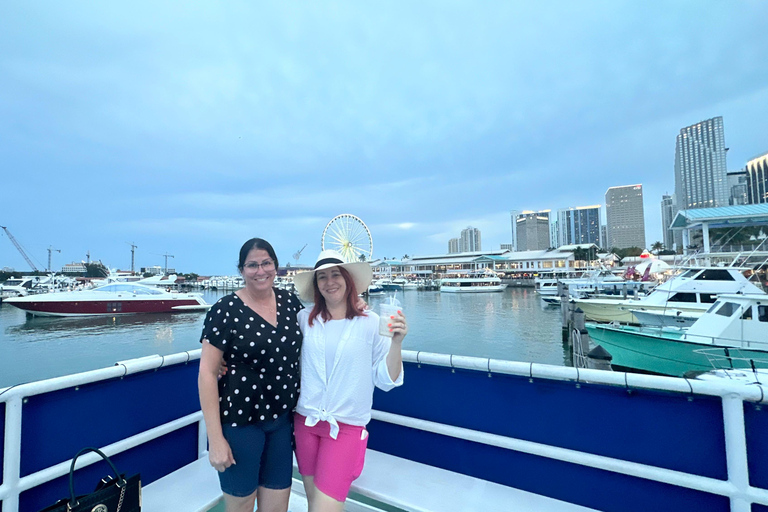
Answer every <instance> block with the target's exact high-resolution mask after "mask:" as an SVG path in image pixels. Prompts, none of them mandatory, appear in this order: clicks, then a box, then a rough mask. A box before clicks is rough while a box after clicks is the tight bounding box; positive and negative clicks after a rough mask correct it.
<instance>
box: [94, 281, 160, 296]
mask: <svg viewBox="0 0 768 512" xmlns="http://www.w3.org/2000/svg"><path fill="white" fill-rule="evenodd" d="M93 291H95V292H109V293H115V292H122V293H130V294H133V295H160V294H162V293H163V292H161V291H160V290H155V289H153V288H145V287H143V286H135V285H132V284H130V283H120V284H108V285H106V286H102V287H100V288H96V289H94V290H93Z"/></svg>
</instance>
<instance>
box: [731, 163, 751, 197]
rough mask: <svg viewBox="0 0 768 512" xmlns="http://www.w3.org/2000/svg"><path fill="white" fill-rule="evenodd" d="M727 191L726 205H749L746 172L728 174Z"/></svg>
mask: <svg viewBox="0 0 768 512" xmlns="http://www.w3.org/2000/svg"><path fill="white" fill-rule="evenodd" d="M728 190H729V191H730V192H729V197H728V204H729V205H730V206H737V205H740V204H749V197H748V194H747V191H748V189H747V171H746V170H744V169H742V170H739V171H730V172H729V173H728Z"/></svg>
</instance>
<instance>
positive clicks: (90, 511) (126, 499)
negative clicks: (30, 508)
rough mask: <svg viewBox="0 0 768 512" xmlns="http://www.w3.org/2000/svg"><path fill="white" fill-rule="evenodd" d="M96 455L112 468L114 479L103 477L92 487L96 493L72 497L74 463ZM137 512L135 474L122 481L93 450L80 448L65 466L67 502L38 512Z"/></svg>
mask: <svg viewBox="0 0 768 512" xmlns="http://www.w3.org/2000/svg"><path fill="white" fill-rule="evenodd" d="M88 452H96V453H98V454H99V455H101V458H103V459H104V460H105V461H107V463H108V464H109V467H111V468H112V472H113V473H114V475H115V476H114V477H112V476H105V477H104V478H102V479H101V481H100V482H99V483H98V484H97V485H96V489H95V490H94V491H93V492H92V493H90V494H83V495H80V496H75V462H77V458H78V457H79V456H81V455H82V454H84V453H88ZM140 511H141V477H140V476H139V474H138V473H137V474H135V475H133V476H132V477H129V478H125V475H123V474H120V473H119V472H118V471H117V468H116V467H115V465H114V464H113V463H112V461H111V460H109V457H107V456H106V455H104V454H103V453H102V452H101V451H100V450H97V449H96V448H83V449H82V450H80V451H79V452H77V455H75V458H74V459H72V464H71V465H70V466H69V498H63V499H60V500H59V501H57V502H56V503H55V504H53V505H51V506H50V507H47V508H44V509H42V510H40V512H140Z"/></svg>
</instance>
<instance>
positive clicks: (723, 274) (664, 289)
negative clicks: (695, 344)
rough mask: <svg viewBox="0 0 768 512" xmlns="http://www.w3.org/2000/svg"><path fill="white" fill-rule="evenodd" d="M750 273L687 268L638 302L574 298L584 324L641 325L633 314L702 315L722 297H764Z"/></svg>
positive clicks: (745, 271) (719, 269)
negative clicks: (656, 312)
mask: <svg viewBox="0 0 768 512" xmlns="http://www.w3.org/2000/svg"><path fill="white" fill-rule="evenodd" d="M747 272H752V269H748V268H739V267H695V268H688V269H687V270H685V271H684V272H682V273H681V274H679V275H678V276H676V277H675V278H673V279H670V280H669V281H666V282H665V283H663V284H661V285H659V286H657V287H656V288H655V289H654V290H653V291H652V292H651V293H650V294H649V295H647V296H645V297H643V298H641V299H622V300H616V299H592V298H586V299H585V298H576V299H575V302H576V305H577V306H578V307H579V308H581V310H582V311H583V312H584V314H585V315H586V317H587V320H592V321H595V322H620V323H627V324H640V321H639V320H638V318H637V317H636V316H635V314H634V313H633V312H632V311H633V310H641V311H662V312H663V311H669V310H679V311H682V312H684V313H703V312H704V311H706V310H707V309H708V308H709V307H710V306H712V304H714V302H715V300H716V299H717V296H718V295H720V294H723V293H745V294H758V295H760V294H763V295H764V294H765V292H764V291H763V290H762V289H761V288H758V287H757V286H755V285H754V284H753V283H752V282H750V281H749V280H748V279H747V278H746V277H745V275H744V274H745V273H747Z"/></svg>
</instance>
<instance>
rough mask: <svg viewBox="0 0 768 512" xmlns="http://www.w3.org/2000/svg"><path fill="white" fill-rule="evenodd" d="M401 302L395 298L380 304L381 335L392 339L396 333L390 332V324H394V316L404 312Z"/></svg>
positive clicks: (387, 299) (389, 298)
mask: <svg viewBox="0 0 768 512" xmlns="http://www.w3.org/2000/svg"><path fill="white" fill-rule="evenodd" d="M402 310H403V308H402V307H400V301H398V300H397V299H396V298H394V297H388V298H386V299H384V301H383V302H382V303H381V304H379V334H381V335H382V336H386V337H388V338H391V337H392V336H393V335H394V333H393V332H392V331H390V330H389V324H390V323H392V318H391V317H392V316H394V315H396V314H397V312H398V311H402Z"/></svg>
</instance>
